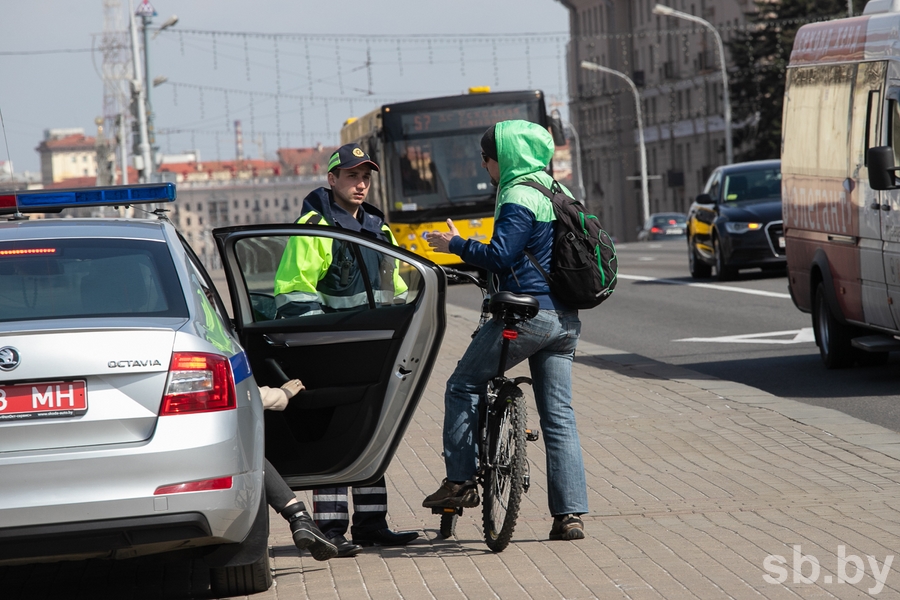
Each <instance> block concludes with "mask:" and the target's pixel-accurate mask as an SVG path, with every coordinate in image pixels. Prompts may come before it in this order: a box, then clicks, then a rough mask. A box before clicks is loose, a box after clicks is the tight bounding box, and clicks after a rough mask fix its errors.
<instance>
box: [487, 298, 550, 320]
mask: <svg viewBox="0 0 900 600" xmlns="http://www.w3.org/2000/svg"><path fill="white" fill-rule="evenodd" d="M504 308H509V309H511V310H512V311H513V312H514V313H515V314H517V315H520V316H523V317H525V318H526V319H530V318H532V317H533V316H535V315H536V314H538V311H539V310H540V303H539V302H538V301H537V298H534V297H533V296H526V295H525V294H513V293H512V292H497V293H495V294H493V295H492V296H491V314H496V313H498V312H500V311H501V310H503V309H504Z"/></svg>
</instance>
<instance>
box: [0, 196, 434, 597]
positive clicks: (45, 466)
mask: <svg viewBox="0 0 900 600" xmlns="http://www.w3.org/2000/svg"><path fill="white" fill-rule="evenodd" d="M175 193H176V192H175V187H174V185H173V184H146V185H136V186H128V187H122V186H119V187H112V188H91V189H80V190H53V191H52V192H47V191H39V192H15V193H7V194H3V193H0V482H2V488H3V493H2V494H0V563H2V564H10V563H23V562H24V563H28V562H36V561H41V562H43V561H58V560H71V559H88V558H108V559H127V558H131V557H135V556H141V555H147V554H157V555H164V558H171V559H172V560H178V561H190V563H191V564H192V565H193V567H192V568H193V569H194V572H197V569H200V568H202V569H206V570H207V572H208V575H209V577H208V581H209V582H210V586H211V591H212V593H213V594H216V597H222V596H238V595H245V594H252V593H256V592H260V591H264V590H265V589H268V587H269V586H270V585H271V582H272V576H271V571H270V567H269V553H268V548H267V544H268V527H269V525H268V518H269V510H268V508H267V503H266V498H265V491H264V486H263V464H264V462H263V460H264V457H267V458H268V459H269V460H270V461H271V462H272V463H273V464H274V465H275V466H276V468H277V469H278V471H279V472H280V473H281V475H282V476H284V478H285V480H286V481H287V482H288V484H289V485H290V486H291V487H292V488H293V489H311V488H316V487H332V486H339V485H353V486H355V485H364V484H366V483H367V482H371V481H374V480H377V479H378V478H380V477H381V476H382V474H383V473H384V471H385V469H386V468H387V465H388V463H389V462H390V459H391V458H392V456H393V454H394V451H395V449H396V447H397V444H398V443H399V440H400V438H401V436H402V434H403V432H404V431H405V428H406V426H407V424H408V423H409V420H410V418H411V417H412V413H413V411H414V410H415V408H416V405H417V403H418V400H419V397H420V396H421V394H422V392H423V390H424V388H425V384H426V382H427V379H428V376H429V374H430V371H431V368H432V365H433V363H434V360H435V358H436V355H437V351H438V348H439V345H440V341H441V338H442V335H443V331H444V321H445V318H444V295H445V287H446V281H445V278H444V275H443V273H442V272H441V271H440V269H439V267H436V266H435V265H433V264H432V263H430V262H429V261H427V260H425V259H422V258H420V257H417V256H416V255H414V254H411V253H409V252H406V251H404V250H401V249H399V248H396V247H394V246H391V245H386V244H382V243H381V242H378V241H376V240H372V239H370V238H368V237H364V236H361V235H357V234H355V233H352V232H347V231H346V230H339V229H336V228H329V227H323V226H310V225H303V226H301V225H258V226H243V227H229V228H223V229H216V230H214V231H213V234H214V236H215V241H216V243H217V247H218V250H219V252H220V255H221V258H222V261H223V265H224V270H225V278H226V280H227V284H228V293H229V299H230V305H231V307H232V311H233V314H229V313H228V311H227V309H226V308H225V304H224V303H223V300H222V297H221V296H220V295H219V292H218V291H217V289H216V287H215V285H214V284H213V281H212V279H211V278H210V276H209V274H208V273H207V271H206V270H205V269H204V267H203V264H202V263H201V261H200V260H199V259H198V257H197V255H196V254H195V252H194V251H193V250H192V248H191V247H190V246H189V245H188V244H187V243H186V242H185V240H184V239H183V238H182V237H181V236H180V235H179V233H178V231H177V230H176V228H175V227H174V226H173V224H172V223H171V222H170V221H169V220H168V219H167V218H166V216H165V215H166V212H165V209H164V208H156V209H152V206H151V209H152V211H151V212H148V213H146V214H148V215H150V218H139V219H131V218H113V219H109V218H107V219H101V218H44V219H33V218H26V217H24V214H27V213H31V212H48V211H49V212H53V211H59V210H60V209H61V208H63V207H65V208H71V207H92V206H101V205H102V206H120V207H121V206H128V205H134V204H141V203H151V204H152V205H156V206H159V207H162V206H163V205H164V204H165V203H167V202H171V201H174V200H175ZM2 215H6V217H7V218H8V220H4V219H3V218H2ZM291 236H317V237H327V238H330V239H331V240H332V241H333V242H334V243H335V244H338V243H340V244H341V245H342V247H343V248H346V249H347V256H357V257H359V256H362V254H361V253H362V251H363V250H365V251H366V252H368V254H367V256H371V255H372V254H373V253H374V254H377V255H378V256H380V257H381V260H380V264H382V265H386V266H387V267H391V266H392V267H394V268H397V269H399V271H400V273H401V274H402V277H403V280H404V282H405V286H406V288H407V289H405V290H403V293H402V294H399V293H398V294H397V295H396V296H395V297H394V298H393V299H392V300H389V301H388V302H384V301H383V300H382V299H381V297H380V296H378V297H376V294H375V293H374V292H373V290H372V287H373V285H371V284H370V285H368V286H367V290H366V292H364V293H363V294H362V295H361V298H360V299H361V301H362V304H361V305H359V306H357V307H356V308H353V309H350V310H346V311H340V312H330V313H324V312H323V313H320V314H315V315H309V316H304V317H294V318H286V319H277V320H276V319H275V318H274V315H273V311H272V310H271V309H272V306H273V303H274V295H273V287H274V275H275V269H276V268H277V266H278V262H279V259H280V257H281V251H282V249H283V248H284V247H285V245H286V244H287V241H288V239H289V238H290V237H291ZM366 264H368V263H366ZM362 268H363V269H364V268H365V267H364V266H363V267H362ZM364 272H365V271H364ZM379 276H380V274H379V273H375V274H374V277H376V278H378V277H379ZM387 279H388V280H390V279H391V278H390V277H388V278H387ZM397 285H398V287H399V284H397ZM384 289H385V288H384V287H382V288H381V290H378V291H380V292H382V294H381V296H383V295H384V294H383V290H384ZM395 291H396V290H395ZM336 365H341V367H340V368H336V367H335V366H336ZM348 365H352V367H351V368H347V366H348ZM292 378H301V379H302V380H303V382H304V383H305V385H306V387H307V390H306V391H304V392H301V393H300V394H298V395H297V396H296V397H295V398H294V399H292V401H291V402H290V404H289V406H288V408H287V409H286V410H285V411H283V412H272V411H266V412H264V411H263V407H262V404H261V401H260V396H259V388H258V385H269V386H278V385H280V384H281V383H283V382H285V381H287V380H289V379H292Z"/></svg>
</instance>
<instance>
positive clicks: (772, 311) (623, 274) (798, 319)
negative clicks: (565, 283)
mask: <svg viewBox="0 0 900 600" xmlns="http://www.w3.org/2000/svg"><path fill="white" fill-rule="evenodd" d="M686 248H687V246H686V244H685V242H684V241H683V240H679V241H665V242H642V243H634V244H622V245H620V246H619V247H618V255H619V275H620V281H619V283H618V285H617V287H616V291H615V293H614V294H613V297H612V298H610V299H609V300H607V301H606V302H605V303H604V304H602V305H601V306H599V307H597V308H595V309H592V310H590V311H582V312H581V320H582V339H584V340H587V341H589V342H592V343H595V344H600V345H603V346H607V347H609V348H614V349H616V350H620V351H621V352H622V353H624V354H635V355H639V356H642V357H646V358H650V359H653V360H657V361H660V362H664V363H669V364H673V365H680V366H683V367H687V368H690V369H692V370H694V371H697V372H699V373H703V374H707V375H711V376H713V377H717V378H719V379H724V380H729V381H736V382H740V383H743V384H746V385H750V386H752V387H755V388H758V389H761V390H765V391H766V392H769V393H771V394H774V395H776V396H780V397H783V398H792V399H795V400H799V401H801V402H805V403H807V404H813V405H817V406H824V407H828V408H833V409H836V410H839V411H842V412H844V413H847V414H849V415H852V416H854V417H857V418H859V419H863V420H865V421H868V422H871V423H876V424H878V425H882V426H884V427H887V428H890V429H893V430H894V431H900V369H898V366H900V354H897V353H895V354H894V355H892V357H891V360H890V362H888V364H887V365H883V366H874V367H873V366H870V367H860V366H856V367H853V368H851V369H843V370H834V371H829V370H826V369H825V367H824V366H823V365H822V362H821V360H820V358H819V351H818V348H817V347H816V345H815V342H814V341H813V333H812V319H811V317H810V315H808V314H805V313H802V312H800V311H799V310H798V309H797V308H796V307H795V306H794V304H793V302H792V301H791V300H790V296H789V294H788V289H787V278H786V277H785V275H784V273H771V274H770V273H762V272H759V271H758V270H757V271H746V272H743V273H742V274H741V275H740V277H738V278H737V279H735V280H733V281H729V282H725V283H719V282H718V281H716V280H714V279H710V280H705V281H697V280H694V279H691V277H690V274H689V273H688V268H687V249H686ZM479 298H480V293H479V292H478V291H477V289H475V288H474V286H471V285H466V286H463V285H458V286H453V287H452V288H451V291H450V302H451V303H453V304H457V305H461V306H467V307H471V308H473V309H477V308H478V306H479Z"/></svg>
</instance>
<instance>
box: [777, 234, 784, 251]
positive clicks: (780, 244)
mask: <svg viewBox="0 0 900 600" xmlns="http://www.w3.org/2000/svg"><path fill="white" fill-rule="evenodd" d="M778 247H779V248H784V237H783V236H780V235H779V236H778Z"/></svg>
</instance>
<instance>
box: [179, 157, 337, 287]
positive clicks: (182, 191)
mask: <svg viewBox="0 0 900 600" xmlns="http://www.w3.org/2000/svg"><path fill="white" fill-rule="evenodd" d="M327 185H328V181H327V179H326V178H325V176H321V177H310V176H293V175H291V176H270V177H254V178H245V179H237V178H235V179H230V180H226V179H208V180H205V181H190V180H188V181H182V182H179V183H176V188H177V192H178V200H177V201H176V202H175V204H174V205H173V209H172V210H173V212H172V214H170V216H169V218H170V219H171V220H172V222H173V223H174V224H175V226H176V227H177V228H178V230H179V231H180V232H181V234H182V235H183V236H184V237H185V238H186V239H187V241H188V242H189V243H190V245H191V247H192V248H194V250H195V251H196V252H197V254H198V255H199V257H200V260H201V261H202V262H203V264H204V266H206V267H207V268H208V269H217V268H221V265H220V263H219V254H218V252H217V251H216V248H215V242H214V241H213V239H212V235H211V233H210V232H211V231H212V230H213V229H215V228H216V227H227V226H229V225H250V224H260V223H293V222H294V221H296V220H297V219H298V218H299V217H300V209H301V207H302V206H303V199H304V198H305V197H306V195H307V194H309V193H310V192H311V191H312V190H314V189H315V188H317V187H321V186H327Z"/></svg>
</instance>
